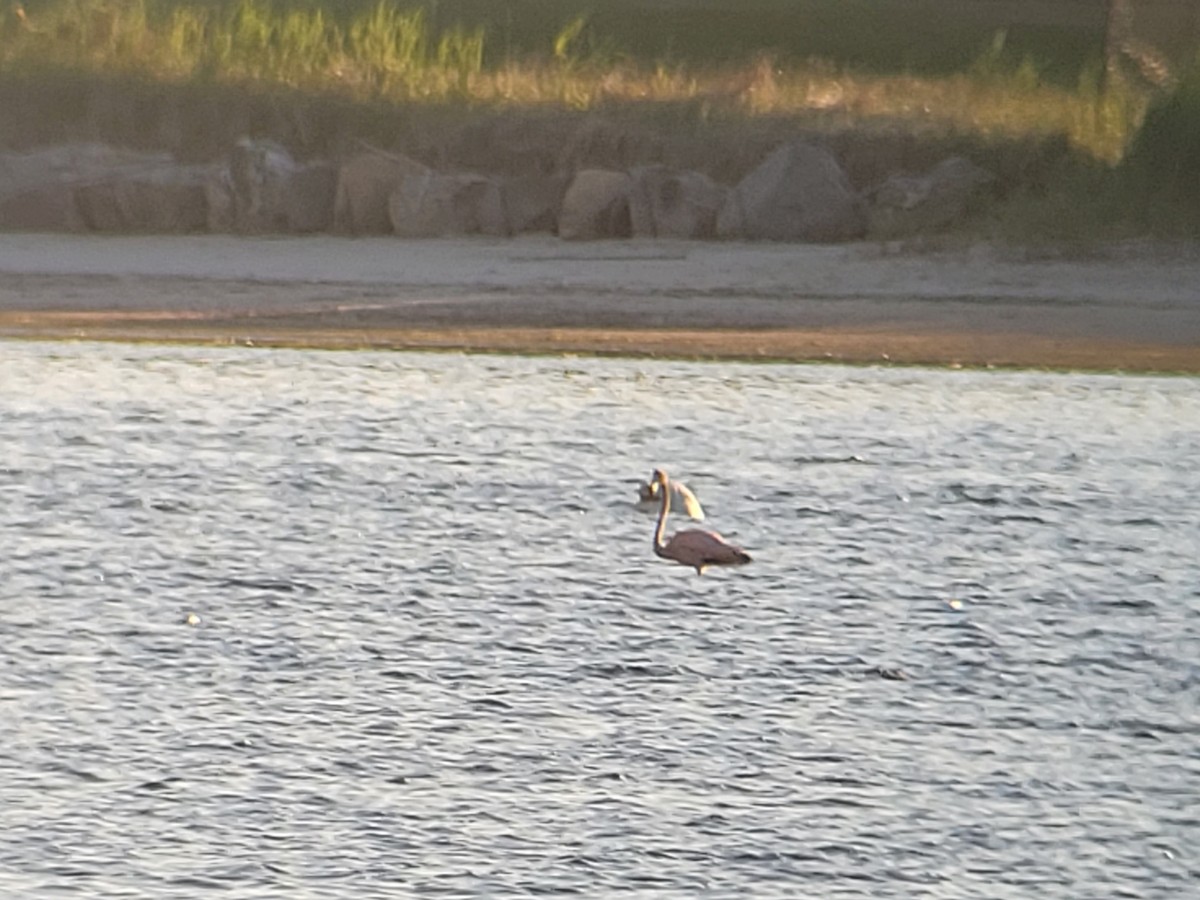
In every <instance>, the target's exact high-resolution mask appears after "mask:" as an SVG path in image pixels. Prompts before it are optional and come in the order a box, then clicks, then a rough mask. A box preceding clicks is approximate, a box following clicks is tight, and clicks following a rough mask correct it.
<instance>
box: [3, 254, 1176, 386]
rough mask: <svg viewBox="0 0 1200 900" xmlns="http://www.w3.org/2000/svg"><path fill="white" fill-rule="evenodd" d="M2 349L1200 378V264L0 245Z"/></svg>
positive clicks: (1142, 258)
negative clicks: (234, 348)
mask: <svg viewBox="0 0 1200 900" xmlns="http://www.w3.org/2000/svg"><path fill="white" fill-rule="evenodd" d="M0 337H7V338H38V339H46V338H50V339H85V340H86V339H93V340H149V341H187V342H217V343H252V344H255V345H287V346H307V347H329V348H343V347H345V348H357V347H372V348H397V349H399V348H424V349H465V350H478V351H499V352H531V353H604V354H609V353H611V354H626V355H652V356H674V357H695V358H725V359H764V360H765V359H779V360H826V361H829V360H840V361H847V362H871V361H890V362H893V363H920V364H932V365H956V366H957V365H962V366H1029V367H1046V368H1071V369H1096V370H1125V371H1173V372H1192V373H1195V372H1200V253H1197V252H1196V250H1195V248H1184V249H1180V248H1170V249H1167V248H1162V247H1153V246H1136V247H1123V248H1109V249H1107V250H1105V251H1104V252H1097V253H1093V254H1090V255H1088V256H1086V257H1076V258H1050V257H1048V258H1041V259H1034V258H1029V257H1028V256H1027V255H1024V256H1023V255H1021V254H1018V253H1014V252H1009V251H1002V250H998V249H996V248H991V247H986V246H981V247H973V248H961V249H953V250H943V251H939V252H921V253H915V252H907V251H901V250H899V249H897V248H895V247H889V246H885V245H880V244H853V245H838V246H813V245H792V244H789V245H772V244H766V245H764V244H735V243H697V242H678V243H676V242H664V241H621V242H597V243H587V244H572V243H566V242H563V241H560V240H558V239H556V238H552V237H534V238H520V239H513V240H503V241H501V240H479V239H445V240H428V241H403V240H397V239H395V238H378V239H362V238H358V239H346V238H336V237H329V236H319V237H311V238H294V237H289V238H247V237H230V236H208V235H205V236H120V237H100V236H95V235H87V236H75V235H58V234H56V235H39V234H8V235H3V236H0Z"/></svg>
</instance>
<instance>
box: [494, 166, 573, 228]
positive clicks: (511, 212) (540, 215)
mask: <svg viewBox="0 0 1200 900" xmlns="http://www.w3.org/2000/svg"><path fill="white" fill-rule="evenodd" d="M568 183H569V182H568V176H566V175H518V176H517V177H515V178H506V179H504V180H503V181H501V182H500V205H501V207H502V208H503V210H504V221H505V227H506V229H507V231H508V233H509V234H524V233H526V232H530V231H554V229H555V227H556V225H557V222H558V214H559V210H560V209H562V202H563V196H564V195H565V194H566V192H567V185H568Z"/></svg>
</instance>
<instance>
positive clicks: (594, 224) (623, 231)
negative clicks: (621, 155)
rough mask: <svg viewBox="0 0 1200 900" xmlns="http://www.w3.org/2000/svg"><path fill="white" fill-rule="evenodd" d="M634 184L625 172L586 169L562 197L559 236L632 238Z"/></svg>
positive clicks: (572, 182)
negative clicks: (632, 193)
mask: <svg viewBox="0 0 1200 900" xmlns="http://www.w3.org/2000/svg"><path fill="white" fill-rule="evenodd" d="M632 185H633V179H631V178H630V177H629V176H628V175H627V174H625V173H624V172H613V171H610V170H607V169H584V170H583V171H581V172H579V173H577V174H576V175H575V178H574V179H573V180H572V181H571V186H570V187H569V188H567V193H566V195H565V196H564V197H563V202H562V209H561V210H560V211H559V214H558V235H559V237H561V238H563V239H565V240H569V241H587V240H596V239H598V238H620V237H629V236H630V235H631V234H632V228H631V225H630V220H629V194H630V189H631V187H632Z"/></svg>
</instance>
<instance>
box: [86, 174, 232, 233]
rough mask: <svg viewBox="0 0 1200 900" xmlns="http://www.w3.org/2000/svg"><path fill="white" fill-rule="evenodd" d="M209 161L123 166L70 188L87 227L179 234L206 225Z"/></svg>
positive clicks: (200, 229) (200, 228)
mask: <svg viewBox="0 0 1200 900" xmlns="http://www.w3.org/2000/svg"><path fill="white" fill-rule="evenodd" d="M211 177H212V168H211V167H209V166H181V165H176V164H174V163H171V164H167V165H156V166H151V167H146V168H144V169H141V170H129V169H126V170H123V171H121V172H118V173H116V174H114V175H111V176H109V177H107V178H104V179H101V180H97V181H95V182H93V183H91V184H85V185H79V186H78V187H76V188H75V202H76V204H77V206H78V208H79V213H80V216H81V217H82V219H83V222H84V225H85V226H86V227H87V228H88V229H90V230H92V231H111V232H130V231H138V232H149V233H159V234H161V233H182V232H193V231H204V230H205V229H206V228H207V226H208V199H207V194H206V190H205V184H206V182H207V181H209V180H210V179H211Z"/></svg>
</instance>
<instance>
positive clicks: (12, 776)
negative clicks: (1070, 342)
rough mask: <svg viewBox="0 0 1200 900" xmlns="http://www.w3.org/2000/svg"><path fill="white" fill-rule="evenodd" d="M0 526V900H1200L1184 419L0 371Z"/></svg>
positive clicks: (234, 358) (727, 384)
mask: <svg viewBox="0 0 1200 900" xmlns="http://www.w3.org/2000/svg"><path fill="white" fill-rule="evenodd" d="M655 466H662V467H665V468H666V469H668V471H670V472H671V474H672V475H675V476H677V477H679V478H680V479H681V480H683V481H685V482H686V483H687V484H688V485H689V486H690V487H691V488H692V489H693V490H694V491H695V492H696V493H697V495H698V496H699V497H700V499H701V500H702V501H703V503H704V505H705V508H706V510H707V513H708V519H707V521H706V522H705V523H704V526H705V527H712V528H715V529H718V530H719V531H721V533H723V534H724V535H725V536H726V537H727V538H729V539H730V540H733V541H735V542H737V543H739V544H740V545H742V546H744V547H745V548H746V549H747V550H748V551H749V552H750V553H751V554H752V555H753V556H754V562H753V563H752V564H751V565H749V566H746V567H744V568H736V569H715V570H710V571H709V572H707V573H705V575H704V576H703V577H698V576H697V575H696V574H695V572H694V571H692V570H691V569H687V568H684V567H682V566H678V565H674V564H672V563H669V562H667V561H663V560H660V559H658V558H656V557H655V556H654V555H653V552H652V550H651V534H652V531H653V527H654V515H653V513H651V512H647V511H644V510H638V509H636V508H635V506H634V500H635V499H636V486H637V483H638V482H639V481H640V480H644V479H646V478H647V477H648V476H649V475H650V472H651V470H652V468H654V467H655ZM0 491H2V494H0V499H2V502H0V523H2V533H3V535H4V546H3V549H2V550H0V573H2V575H3V577H2V578H0V635H2V636H3V643H4V652H3V653H2V654H0V894H3V895H4V896H11V897H25V898H29V897H62V896H84V897H106V898H107V897H155V898H160V897H201V896H208V895H218V894H220V895H227V896H235V897H248V898H257V897H263V898H266V897H288V898H334V897H339V898H340V897H353V898H374V897H399V896H430V897H489V898H490V897H527V896H532V895H564V894H578V895H583V896H609V895H618V894H620V895H631V896H654V897H711V898H717V897H729V898H735V897H738V898H740V897H764V898H771V897H797V896H801V897H821V898H865V897H872V898H877V897H885V898H918V897H929V898H951V897H962V898H975V897H988V898H1028V897H1033V896H1037V897H1039V898H1042V900H1047V898H1063V900H1079V898H1085V897H1105V898H1111V897H1140V898H1155V897H1184V896H1191V895H1192V894H1193V892H1194V891H1195V889H1196V888H1195V886H1196V884H1197V880H1198V879H1200V860H1198V858H1197V853H1198V850H1197V848H1198V847H1200V703H1198V701H1200V528H1198V525H1197V521H1198V514H1197V503H1198V501H1197V498H1198V497H1200V390H1198V383H1197V381H1196V380H1195V379H1187V378H1156V377H1155V378H1152V377H1123V376H1119V375H1080V374H1047V373H1036V372H1001V371H949V370H941V371H933V370H924V369H905V368H886V367H880V368H846V367H838V366H787V365H752V364H718V363H692V362H676V361H649V360H604V359H570V358H519V357H499V356H463V355H455V354H445V355H439V354H405V353H335V352H300V351H287V350H257V349H249V348H235V347H231V348H180V347H155V346H131V345H118V344H113V345H102V344H88V343H79V344H69V343H58V344H40V343H11V342H10V343H0ZM671 524H672V526H678V527H683V524H684V523H683V520H681V519H679V518H678V517H672V523H671Z"/></svg>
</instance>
